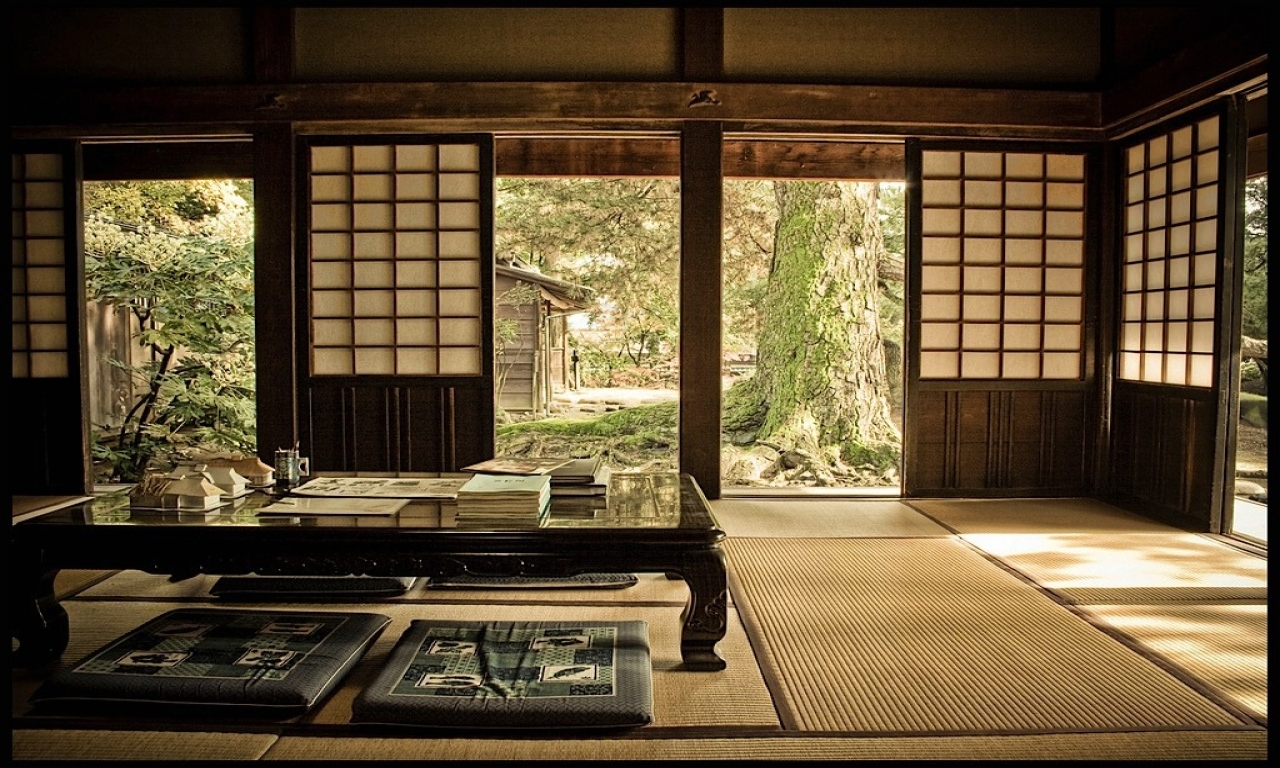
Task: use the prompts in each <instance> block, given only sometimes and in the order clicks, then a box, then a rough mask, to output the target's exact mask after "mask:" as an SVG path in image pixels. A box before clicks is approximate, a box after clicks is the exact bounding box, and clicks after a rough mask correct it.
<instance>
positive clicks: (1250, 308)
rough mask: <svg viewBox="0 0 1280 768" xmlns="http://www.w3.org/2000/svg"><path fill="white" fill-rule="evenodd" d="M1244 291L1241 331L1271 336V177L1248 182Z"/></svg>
mask: <svg viewBox="0 0 1280 768" xmlns="http://www.w3.org/2000/svg"><path fill="white" fill-rule="evenodd" d="M1243 266H1244V281H1243V288H1244V293H1243V296H1242V299H1241V303H1242V307H1241V309H1242V312H1243V315H1242V317H1241V321H1240V332H1241V333H1243V334H1244V335H1245V336H1248V337H1250V338H1254V339H1266V338H1267V177H1266V176H1262V177H1259V178H1256V179H1250V180H1249V181H1248V182H1247V183H1246V184H1245V226H1244V265H1243Z"/></svg>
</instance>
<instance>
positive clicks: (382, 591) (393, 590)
mask: <svg viewBox="0 0 1280 768" xmlns="http://www.w3.org/2000/svg"><path fill="white" fill-rule="evenodd" d="M415 581H417V579H416V578H415V577H413V576H259V575H256V574H249V575H247V576H223V577H221V578H220V579H218V580H217V581H216V582H214V583H213V586H212V587H210V588H209V594H211V595H215V596H217V597H220V598H223V599H224V600H247V601H251V602H265V601H273V602H275V601H294V600H307V601H313V600H320V601H333V602H342V601H345V600H351V599H354V598H369V597H398V596H400V595H403V594H404V593H405V592H408V591H409V588H410V587H412V586H413V583H414V582H415Z"/></svg>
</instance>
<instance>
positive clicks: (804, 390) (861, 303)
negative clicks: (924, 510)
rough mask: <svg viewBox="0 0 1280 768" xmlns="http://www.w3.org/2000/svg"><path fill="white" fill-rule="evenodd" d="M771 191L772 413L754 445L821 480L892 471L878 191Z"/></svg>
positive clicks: (821, 185) (827, 187)
mask: <svg viewBox="0 0 1280 768" xmlns="http://www.w3.org/2000/svg"><path fill="white" fill-rule="evenodd" d="M774 190H775V194H776V196H777V201H778V212H779V213H778V226H777V235H776V239H775V243H774V254H773V265H772V268H771V273H770V276H769V281H768V287H767V289H766V291H765V298H764V304H763V312H762V318H761V331H760V337H759V355H758V365H757V372H756V378H757V379H758V382H757V384H758V386H759V392H758V395H759V396H760V398H761V400H760V402H762V403H763V404H764V406H765V408H766V409H767V412H766V414H765V417H764V422H763V424H762V426H761V428H760V430H759V431H758V432H757V435H756V439H757V441H762V442H767V443H770V444H772V445H774V446H776V447H778V448H780V449H782V450H783V451H784V452H786V455H790V456H793V457H800V458H801V460H803V461H804V463H806V464H809V469H810V470H811V471H812V472H813V473H814V475H815V478H816V479H817V480H818V482H822V481H823V479H824V478H825V479H829V476H830V472H831V470H832V469H834V468H836V467H840V466H841V465H845V466H848V467H863V468H869V467H874V468H875V469H876V470H877V471H878V472H881V473H883V472H891V471H893V470H894V469H895V468H896V464H897V459H898V456H899V455H900V444H901V438H900V435H899V433H898V430H897V428H896V427H895V425H894V423H893V420H892V418H891V413H890V409H889V400H888V396H889V383H888V381H887V377H886V373H885V359H884V343H883V341H882V339H881V332H880V314H879V310H878V287H877V264H878V262H879V260H880V258H881V256H882V254H883V251H884V241H883V238H882V235H881V231H880V222H879V219H878V216H877V197H878V193H877V188H876V186H875V185H874V184H850V183H835V182H799V181H780V182H775V183H774ZM805 457H807V458H805ZM795 461H796V459H795V458H793V459H791V463H794V462H795Z"/></svg>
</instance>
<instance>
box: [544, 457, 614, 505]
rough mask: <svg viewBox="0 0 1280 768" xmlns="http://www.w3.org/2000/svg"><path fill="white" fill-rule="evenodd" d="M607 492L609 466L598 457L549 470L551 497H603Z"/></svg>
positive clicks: (575, 460)
mask: <svg viewBox="0 0 1280 768" xmlns="http://www.w3.org/2000/svg"><path fill="white" fill-rule="evenodd" d="M608 490H609V466H608V465H607V464H605V463H604V461H603V460H602V459H601V457H599V456H592V457H590V458H586V459H574V460H573V461H571V462H569V463H568V464H566V465H564V466H563V467H558V468H556V469H553V470H551V495H552V496H604V495H605V493H606V492H607V491H608Z"/></svg>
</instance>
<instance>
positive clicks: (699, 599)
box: [680, 547, 729, 672]
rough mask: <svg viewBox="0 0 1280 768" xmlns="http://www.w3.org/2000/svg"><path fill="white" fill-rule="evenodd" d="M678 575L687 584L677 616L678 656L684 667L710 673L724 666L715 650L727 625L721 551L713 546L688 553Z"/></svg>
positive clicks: (722, 555) (726, 578) (725, 590)
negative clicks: (679, 625) (679, 623)
mask: <svg viewBox="0 0 1280 768" xmlns="http://www.w3.org/2000/svg"><path fill="white" fill-rule="evenodd" d="M683 561H684V564H683V571H682V573H681V574H680V575H681V576H682V577H683V578H684V580H685V583H687V584H688V585H689V602H688V603H687V604H686V605H685V608H684V612H683V613H682V614H681V619H682V620H683V621H684V628H683V630H682V631H681V634H680V655H681V657H682V658H683V659H684V667H685V669H691V670H697V671H707V672H714V671H716V670H721V669H724V668H725V660H724V658H723V657H722V656H721V655H720V653H719V652H718V651H716V644H717V643H719V642H720V641H721V640H723V639H724V635H725V631H726V628H727V624H728V608H729V606H728V597H729V584H728V576H727V573H726V570H725V557H724V551H723V550H721V549H720V548H719V547H716V548H715V549H708V550H702V551H697V552H688V553H686V554H685V556H684V558H683Z"/></svg>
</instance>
